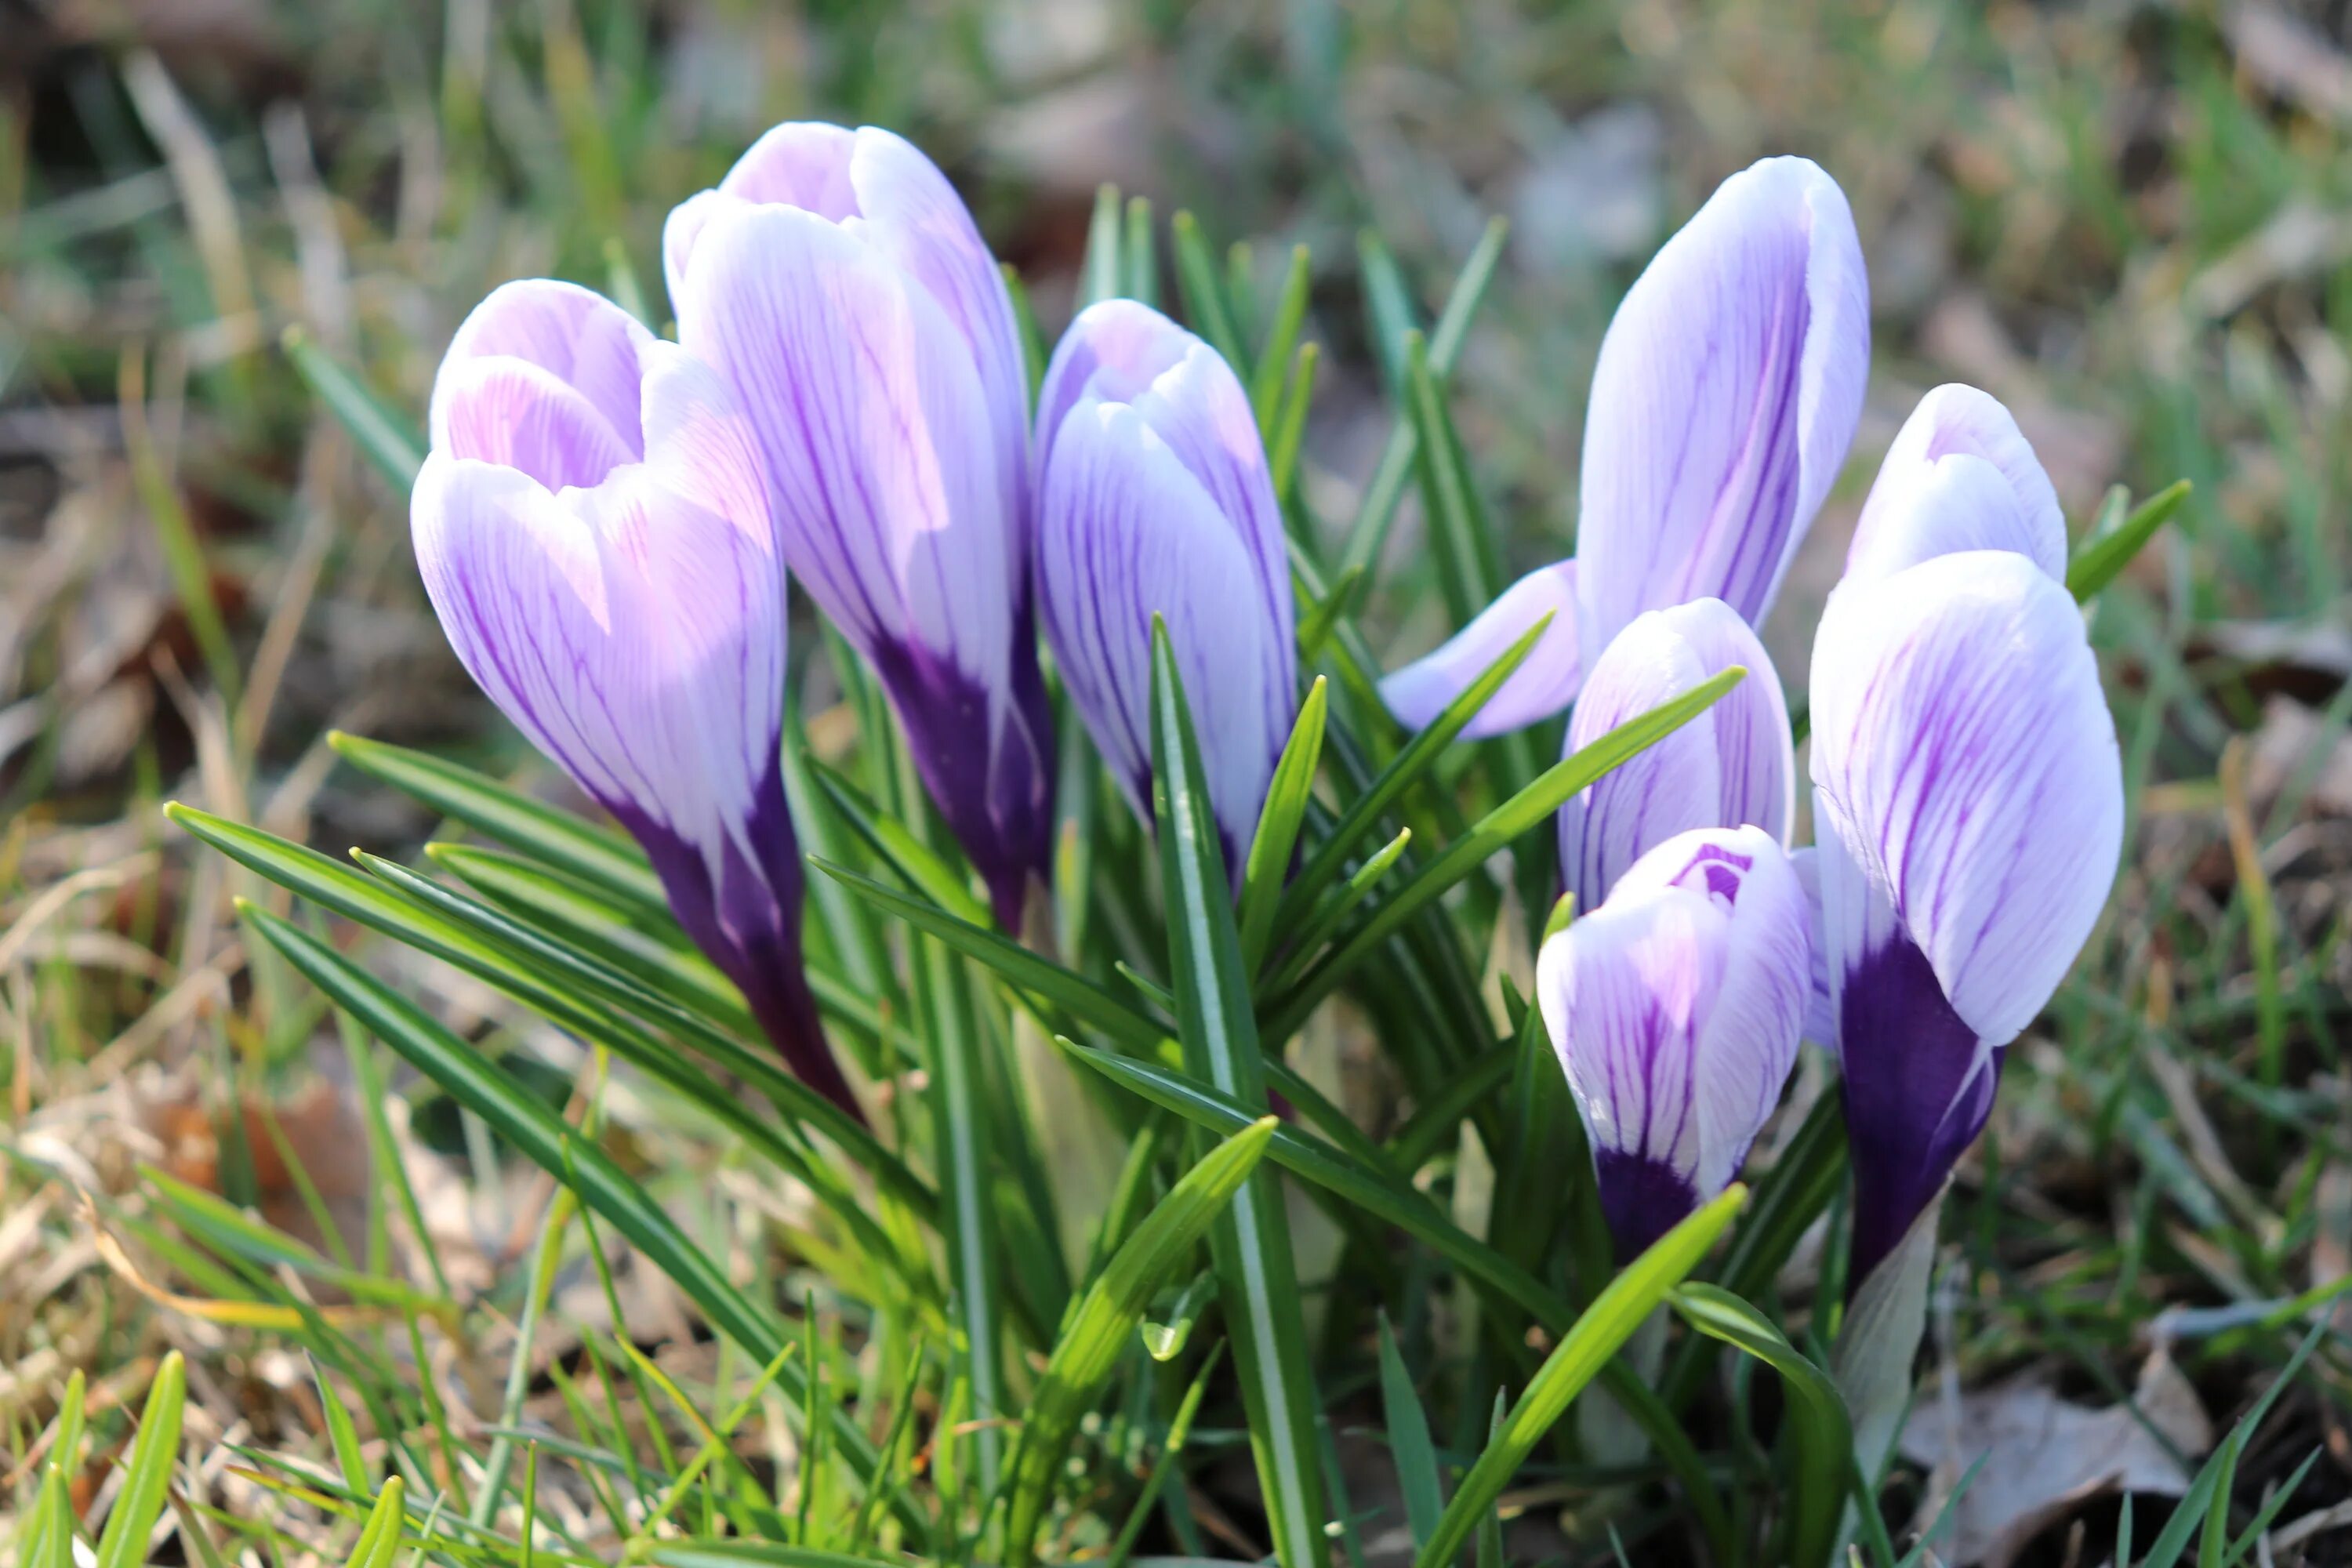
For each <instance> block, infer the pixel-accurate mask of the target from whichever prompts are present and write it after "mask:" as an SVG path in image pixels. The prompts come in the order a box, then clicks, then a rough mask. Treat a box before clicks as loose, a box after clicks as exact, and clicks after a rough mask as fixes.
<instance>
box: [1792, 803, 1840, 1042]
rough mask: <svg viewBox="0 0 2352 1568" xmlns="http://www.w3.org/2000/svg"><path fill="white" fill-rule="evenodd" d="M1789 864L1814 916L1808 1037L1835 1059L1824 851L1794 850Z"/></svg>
mask: <svg viewBox="0 0 2352 1568" xmlns="http://www.w3.org/2000/svg"><path fill="white" fill-rule="evenodd" d="M1789 864H1790V865H1791V866H1793V867H1795V868H1796V871H1797V881H1798V884H1799V885H1800V886H1801V887H1802V888H1803V889H1805V907H1806V909H1807V910H1809V911H1811V926H1810V927H1809V928H1808V929H1810V930H1811V931H1812V933H1813V983H1812V995H1811V999H1810V1000H1809V1001H1808V1002H1807V1003H1806V1005H1805V1038H1807V1039H1809V1040H1811V1041H1812V1042H1813V1044H1815V1045H1817V1046H1819V1047H1822V1049H1823V1050H1825V1051H1827V1052H1829V1053H1830V1054H1831V1055H1832V1056H1835V1055H1836V1054H1837V1048H1838V1043H1837V1042H1838V1033H1837V1000H1836V998H1835V997H1834V996H1833V995H1832V994H1831V990H1830V947H1829V940H1828V937H1827V935H1826V933H1825V932H1824V931H1823V930H1822V852H1821V851H1820V850H1819V849H1818V848H1816V847H1814V846H1812V845H1811V844H1808V845H1806V846H1805V847H1803V848H1801V849H1791V850H1790V851H1789Z"/></svg>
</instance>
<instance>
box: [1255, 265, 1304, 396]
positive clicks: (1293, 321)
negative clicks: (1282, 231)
mask: <svg viewBox="0 0 2352 1568" xmlns="http://www.w3.org/2000/svg"><path fill="white" fill-rule="evenodd" d="M1312 281H1313V273H1312V268H1311V265H1310V261H1309V258H1308V253H1307V247H1305V246H1303V245H1295V246H1293V247H1291V248H1290V266H1289V268H1287V269H1286V270H1285V271H1284V273H1283V276H1282V291H1281V292H1280V293H1279V294H1277V295H1276V296H1275V301H1274V318H1273V320H1272V321H1270V322H1268V324H1267V326H1266V332H1265V343H1264V344H1262V345H1261V346H1260V347H1259V349H1258V356H1257V360H1256V362H1255V367H1254V368H1253V369H1252V370H1251V372H1250V407H1251V409H1252V410H1253V411H1255V413H1256V415H1257V429H1258V437H1259V438H1260V439H1261V440H1265V441H1269V442H1270V441H1272V440H1273V439H1274V430H1275V419H1276V416H1277V415H1278V414H1279V413H1280V412H1281V410H1282V388H1283V384H1284V383H1285V381H1286V379H1287V377H1288V375H1289V374H1290V361H1291V356H1292V355H1294V354H1296V353H1297V352H1298V334H1299V332H1300V331H1302V330H1303V329H1304V328H1305V326H1306V324H1307V287H1308V285H1309V284H1310V283H1311V282H1312Z"/></svg>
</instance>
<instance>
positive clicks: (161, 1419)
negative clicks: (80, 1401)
mask: <svg viewBox="0 0 2352 1568" xmlns="http://www.w3.org/2000/svg"><path fill="white" fill-rule="evenodd" d="M187 1399H188V1367H187V1363H186V1362H185V1361H184V1360H183V1359H182V1358H181V1355H180V1352H178V1351H173V1352H171V1353H170V1354H169V1355H167V1356H165V1357H164V1358H163V1364H162V1365H161V1366H159V1367H157V1368H156V1369H155V1381H154V1383H153V1384H152V1385H150V1387H149V1388H148V1390H147V1403H146V1404H145V1405H143V1406H142V1407H141V1409H140V1412H139V1436H138V1437H137V1439H136V1440H134V1441H133V1442H132V1443H131V1458H130V1459H129V1460H128V1461H127V1463H126V1464H125V1466H124V1475H123V1479H122V1489H121V1492H119V1493H117V1494H116V1496H115V1499H114V1510H113V1511H112V1512H110V1513H109V1514H108V1515H107V1516H106V1529H105V1531H104V1532H103V1533H101V1534H100V1536H99V1538H98V1564H97V1568H134V1565H135V1564H138V1563H144V1562H146V1560H147V1537H148V1535H149V1534H150V1533H151V1532H152V1531H153V1530H154V1528H155V1521H156V1520H158V1519H160V1518H162V1517H163V1504H164V1501H165V1500H166V1498H167V1497H168V1495H169V1493H170V1490H171V1485H172V1468H173V1466H174V1465H176V1464H178V1463H179V1462H180V1416H181V1415H182V1413H183V1411H184V1409H185V1407H186V1405H187ZM61 1524H62V1529H61V1531H60V1539H62V1538H63V1535H64V1534H66V1533H69V1532H70V1531H71V1529H72V1523H71V1521H70V1519H69V1518H68V1520H66V1521H61Z"/></svg>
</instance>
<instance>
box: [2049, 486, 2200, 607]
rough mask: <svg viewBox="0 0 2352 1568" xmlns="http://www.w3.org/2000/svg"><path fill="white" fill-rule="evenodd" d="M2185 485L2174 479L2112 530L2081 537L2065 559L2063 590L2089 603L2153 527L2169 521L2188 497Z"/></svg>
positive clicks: (2118, 572)
mask: <svg viewBox="0 0 2352 1568" xmlns="http://www.w3.org/2000/svg"><path fill="white" fill-rule="evenodd" d="M2189 489H2190V486H2189V481H2188V480H2187V479H2175V480H2174V481H2173V482H2172V483H2171V484H2169V485H2167V486H2166V487H2165V488H2164V489H2160V490H2158V491H2157V492H2156V494H2154V495H2152V496H2150V497H2148V498H2147V500H2144V501H2142V502H2141V503H2140V504H2139V505H2138V506H2137V507H2135V508H2134V509H2133V510H2132V511H2131V513H2130V514H2129V515H2128V516H2126V517H2125V518H2124V519H2123V521H2121V522H2119V523H2117V524H2116V527H2115V528H2114V529H2113V530H2111V531H2105V532H2096V533H2094V534H2093V535H2092V536H2091V537H2090V538H2089V539H2086V540H2084V542H2083V547H2082V548H2081V549H2080V550H2077V551H2076V552H2074V559H2073V560H2071V561H2069V562H2067V563H2066V591H2067V592H2068V593H2070V594H2072V595H2074V602H2075V603H2076V604H2078V605H2087V604H2089V603H2090V602H2091V600H2092V599H2094V598H2095V597H2096V596H2097V595H2098V592H2099V590H2100V589H2102V588H2104V587H2105V586H2106V585H2107V584H2110V583H2112V582H2114V581H2115V580H2116V577H2118V576H2119V575H2121V574H2122V573H2123V569H2124V568H2125V567H2126V566H2128V565H2130V564H2131V562H2132V557H2133V556H2135V555H2137V554H2138V553H2139V552H2140V550H2141V549H2142V547H2144V546H2145V545H2146V544H2147V542H2148V541H2149V540H2151V539H2153V538H2155V537H2156V531H2157V530H2158V529H2159V528H2162V527H2163V526H2164V525H2165V524H2166V523H2168V522H2169V521H2172V515H2173V513H2175V512H2177V511H2179V510H2180V508H2181V506H2182V505H2183V503H2185V502H2186V501H2187V500H2189Z"/></svg>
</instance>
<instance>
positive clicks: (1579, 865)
mask: <svg viewBox="0 0 2352 1568" xmlns="http://www.w3.org/2000/svg"><path fill="white" fill-rule="evenodd" d="M1733 665H1740V666H1744V667H1745V668H1747V670H1748V676H1747V678H1746V679H1743V680H1741V681H1740V682H1739V684H1738V685H1737V686H1735V687H1733V688H1732V689H1730V690H1729V691H1728V692H1727V693H1725V694H1724V696H1722V697H1721V698H1719V699H1718V700H1717V701H1716V703H1715V704H1714V706H1712V707H1711V708H1709V709H1708V710H1706V712H1704V713H1701V714H1699V715H1698V716H1697V717H1696V718H1695V719H1693V720H1692V721H1690V722H1689V723H1687V724H1685V725H1684V726H1683V727H1682V728H1680V729H1678V730H1676V731H1674V732H1673V733H1672V734H1670V735H1668V736H1666V737H1665V738H1664V740H1662V741H1660V742H1657V743H1656V744H1655V745H1653V746H1651V747H1649V748H1648V749H1647V750H1645V751H1643V752H1638V753H1636V754H1635V755H1634V756H1633V757H1632V758H1630V759H1629V760H1628V761H1626V762H1624V763H1621V764H1620V765H1619V766H1617V767H1615V768H1613V769H1612V770H1611V771H1610V772H1608V773H1604V774H1602V775H1601V778H1600V779H1599V780H1597V781H1595V782H1594V783H1593V784H1591V785H1590V786H1589V787H1587V788H1586V789H1584V790H1582V791H1580V793H1578V794H1577V795H1573V796H1571V797H1570V800H1569V802H1568V804H1567V805H1564V806H1562V807H1561V808H1560V814H1559V845H1560V848H1559V854H1560V876H1561V879H1562V881H1563V882H1564V883H1565V884H1566V886H1567V887H1568V889H1569V890H1570V891H1571V892H1573V893H1574V894H1575V895H1576V898H1577V902H1578V904H1579V906H1580V907H1582V908H1587V909H1590V908H1591V907H1592V906H1593V905H1595V904H1597V903H1599V902H1600V901H1601V900H1602V899H1604V898H1606V897H1607V896H1608V895H1609V891H1610V889H1611V888H1612V887H1613V886H1614V885H1615V883H1616V881H1617V879H1618V878H1619V877H1620V876H1622V874H1623V873H1624V871H1625V869H1626V868H1628V867H1630V866H1631V865H1633V862H1634V861H1635V860H1636V859H1638V858H1641V857H1642V856H1643V854H1644V853H1645V852H1647V851H1648V850H1649V849H1651V848H1652V847H1654V846H1655V845H1658V844H1661V843H1663V842H1664V841H1665V840H1666V839H1668V838H1671V837H1674V836H1675V834H1677V833H1683V832H1686V831H1688V830H1690V829H1692V828H1699V827H1735V826H1741V825H1753V826H1759V827H1761V828H1763V829H1765V830H1766V831H1767V832H1768V833H1769V834H1771V835H1772V836H1773V837H1776V838H1778V839H1780V840H1781V841H1783V842H1786V840H1787V838H1788V837H1789V832H1790V826H1791V824H1792V821H1793V814H1794V811H1795V777H1796V760H1795V755H1794V752H1793V751H1792V749H1791V742H1790V729H1789V712H1788V705H1787V700H1786V699H1784V698H1783V697H1782V696H1781V694H1780V677H1779V676H1778V675H1777V674H1776V673H1775V672H1774V670H1773V668H1772V661H1771V658H1770V657H1769V655H1767V654H1766V653H1765V651H1764V647H1763V645H1762V644H1761V643H1759V642H1758V641H1757V640H1756V634H1755V633H1754V632H1752V631H1750V630H1749V629H1748V623H1747V622H1746V621H1744V620H1742V619H1741V618H1740V617H1739V616H1738V613H1737V612H1736V611H1734V610H1733V609H1732V608H1731V606H1729V605H1726V604H1725V603H1723V601H1721V600H1719V599H1700V600H1697V601H1696V602H1694V603H1692V604H1687V605H1675V607H1674V608H1672V609H1669V610H1653V611H1651V612H1649V613H1648V614H1647V615H1644V616H1641V617H1640V618H1638V619H1637V620H1635V621H1634V622H1633V624H1632V625H1630V626H1627V627H1626V628H1625V629H1624V630H1623V631H1622V632H1621V633H1620V634H1618V636H1617V637H1616V639H1615V640H1614V641H1612V643H1611V644H1610V645H1609V647H1607V648H1606V649H1605V650H1603V651H1602V653H1601V657H1600V658H1599V659H1598V660H1597V661H1596V662H1595V663H1594V664H1593V666H1592V668H1591V673H1590V674H1589V675H1588V677H1587V678H1586V679H1585V682H1584V689H1583V691H1582V693H1581V695H1580V696H1579V697H1578V699H1577V703H1576V712H1575V714H1574V715H1573V716H1572V717H1571V718H1570V720H1569V726H1568V742H1567V747H1566V750H1567V751H1568V752H1576V751H1579V750H1581V749H1582V748H1583V747H1585V746H1589V745H1591V743H1592V742H1595V741H1597V740H1599V739H1600V738H1601V736H1602V735H1605V734H1607V733H1608V732H1609V731H1612V730H1613V729H1615V728H1616V727H1617V726H1619V725H1620V724H1623V723H1625V722H1627V721H1631V720H1633V719H1638V718H1640V717H1641V716H1642V715H1643V714H1644V713H1647V712H1649V711H1650V710H1652V709H1654V708H1656V707H1657V706H1658V705H1659V704H1661V703H1663V702H1665V701H1667V700H1671V699H1673V698H1675V697H1678V696H1680V695H1682V694H1683V693H1684V692H1685V691H1688V690H1690V689H1692V688H1693V687H1695V686H1696V685H1698V684H1699V683H1700V682H1701V681H1703V680H1705V679H1707V678H1708V677H1710V676H1713V675H1715V674H1717V673H1718V672H1720V671H1722V670H1725V669H1727V668H1730V667H1731V666H1733Z"/></svg>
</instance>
